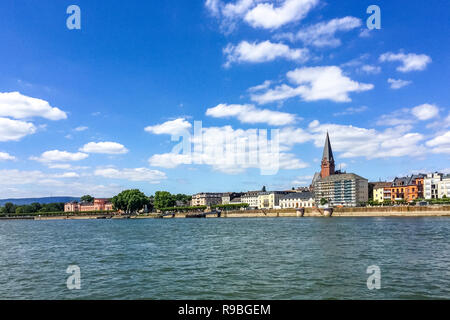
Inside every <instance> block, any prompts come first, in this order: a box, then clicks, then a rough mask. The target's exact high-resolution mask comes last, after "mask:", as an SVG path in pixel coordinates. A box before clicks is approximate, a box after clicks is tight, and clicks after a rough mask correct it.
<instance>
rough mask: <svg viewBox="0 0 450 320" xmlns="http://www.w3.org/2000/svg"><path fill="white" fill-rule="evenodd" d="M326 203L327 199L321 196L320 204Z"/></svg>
mask: <svg viewBox="0 0 450 320" xmlns="http://www.w3.org/2000/svg"><path fill="white" fill-rule="evenodd" d="M327 203H328V200H327V199H325V198H322V199H320V204H321V205H322V206H323V205H326V204H327Z"/></svg>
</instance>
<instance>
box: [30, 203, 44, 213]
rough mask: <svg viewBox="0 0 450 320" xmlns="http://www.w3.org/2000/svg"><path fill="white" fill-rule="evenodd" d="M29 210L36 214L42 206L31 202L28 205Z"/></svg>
mask: <svg viewBox="0 0 450 320" xmlns="http://www.w3.org/2000/svg"><path fill="white" fill-rule="evenodd" d="M30 208H31V209H30V210H31V212H38V211H39V210H40V209H41V208H42V206H41V204H40V203H38V202H33V203H32V204H30Z"/></svg>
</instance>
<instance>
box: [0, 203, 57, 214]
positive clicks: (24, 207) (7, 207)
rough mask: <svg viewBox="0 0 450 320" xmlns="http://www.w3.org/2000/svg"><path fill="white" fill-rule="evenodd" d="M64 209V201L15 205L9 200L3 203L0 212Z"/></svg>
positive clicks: (15, 212) (19, 212) (12, 212)
mask: <svg viewBox="0 0 450 320" xmlns="http://www.w3.org/2000/svg"><path fill="white" fill-rule="evenodd" d="M61 211H64V203H63V202H57V203H47V204H41V203H37V202H35V203H32V204H27V205H20V206H19V205H15V204H13V203H11V202H7V203H5V205H4V206H3V207H0V214H1V215H6V214H22V213H39V212H42V213H46V212H61Z"/></svg>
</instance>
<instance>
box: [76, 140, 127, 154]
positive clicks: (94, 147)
mask: <svg viewBox="0 0 450 320" xmlns="http://www.w3.org/2000/svg"><path fill="white" fill-rule="evenodd" d="M80 151H82V152H87V153H102V154H124V153H128V149H127V148H125V146H124V145H122V144H120V143H117V142H111V141H105V142H89V143H87V144H85V145H84V146H83V147H82V148H80Z"/></svg>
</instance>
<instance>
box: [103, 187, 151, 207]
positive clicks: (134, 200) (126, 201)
mask: <svg viewBox="0 0 450 320" xmlns="http://www.w3.org/2000/svg"><path fill="white" fill-rule="evenodd" d="M111 202H112V204H113V206H114V208H115V209H116V210H122V211H124V212H125V213H135V212H137V211H139V210H141V209H142V208H143V207H144V206H145V205H148V204H149V198H148V197H147V196H146V195H145V194H143V193H142V192H141V191H139V190H138V189H132V190H125V191H122V192H121V193H119V194H118V195H117V196H115V197H113V198H112V200H111Z"/></svg>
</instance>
